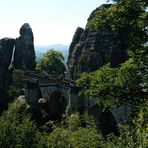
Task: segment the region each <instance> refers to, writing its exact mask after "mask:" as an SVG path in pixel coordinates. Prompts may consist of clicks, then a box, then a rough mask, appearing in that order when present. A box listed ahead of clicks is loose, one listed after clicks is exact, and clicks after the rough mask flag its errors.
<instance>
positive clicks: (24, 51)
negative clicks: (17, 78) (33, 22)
mask: <svg viewBox="0 0 148 148" xmlns="http://www.w3.org/2000/svg"><path fill="white" fill-rule="evenodd" d="M33 40H34V38H33V33H32V29H31V28H30V26H29V24H27V23H26V24H24V25H23V26H22V27H21V29H20V37H19V38H17V39H16V49H15V55H14V56H15V58H14V59H15V60H14V65H15V68H16V69H23V70H26V69H28V70H34V69H35V51H34V43H33Z"/></svg>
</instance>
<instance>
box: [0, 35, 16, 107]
mask: <svg viewBox="0 0 148 148" xmlns="http://www.w3.org/2000/svg"><path fill="white" fill-rule="evenodd" d="M14 45H15V40H14V39H12V38H3V39H1V40H0V109H1V108H2V107H3V108H5V105H6V102H7V100H8V99H9V98H8V96H7V91H8V88H9V86H10V85H11V84H12V72H11V71H9V70H8V67H9V64H10V61H11V55H12V52H13V47H14Z"/></svg>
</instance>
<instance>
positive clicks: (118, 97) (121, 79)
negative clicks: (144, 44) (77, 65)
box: [77, 59, 148, 107]
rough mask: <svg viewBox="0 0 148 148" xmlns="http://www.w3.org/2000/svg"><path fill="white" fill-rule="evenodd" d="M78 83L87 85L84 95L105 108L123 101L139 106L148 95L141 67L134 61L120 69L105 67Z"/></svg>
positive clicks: (87, 75)
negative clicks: (93, 98)
mask: <svg viewBox="0 0 148 148" xmlns="http://www.w3.org/2000/svg"><path fill="white" fill-rule="evenodd" d="M77 83H78V84H79V85H80V86H82V85H84V84H85V85H87V87H86V88H85V89H84V90H82V93H84V94H85V95H87V96H91V97H96V98H98V102H97V103H99V105H101V106H104V107H113V106H114V105H116V104H118V103H119V102H121V101H126V102H133V103H134V104H138V103H140V102H143V101H144V100H146V99H147V95H148V89H147V88H146V86H145V85H144V84H145V83H146V82H145V77H143V75H141V74H139V67H138V65H137V64H136V63H135V61H134V60H133V59H129V60H128V61H126V62H125V63H123V64H122V65H121V67H118V68H111V67H109V65H105V66H103V67H101V68H100V69H99V70H97V71H95V72H92V73H90V74H87V73H84V74H82V76H81V78H80V79H79V80H78V81H77Z"/></svg>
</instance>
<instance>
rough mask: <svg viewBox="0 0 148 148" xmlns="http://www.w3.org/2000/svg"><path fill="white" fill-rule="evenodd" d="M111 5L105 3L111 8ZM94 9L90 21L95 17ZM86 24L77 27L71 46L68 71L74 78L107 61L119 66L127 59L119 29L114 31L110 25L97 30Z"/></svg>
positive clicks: (95, 68)
mask: <svg viewBox="0 0 148 148" xmlns="http://www.w3.org/2000/svg"><path fill="white" fill-rule="evenodd" d="M110 6H111V5H110V4H109V5H104V7H106V8H109V7H110ZM98 9H100V8H97V9H96V10H94V11H93V12H92V13H91V15H90V17H89V18H88V23H89V21H90V20H91V19H92V18H93V17H95V13H96V11H98ZM88 23H87V25H86V28H85V29H82V28H80V27H79V28H77V30H76V32H75V34H74V37H73V40H72V43H71V45H70V48H69V57H68V62H67V65H68V71H69V76H70V77H71V78H72V79H77V78H78V77H79V76H80V74H81V73H82V72H92V71H95V70H97V69H98V68H99V67H100V66H103V65H104V64H106V63H111V66H114V67H116V66H119V64H121V63H122V62H124V61H125V60H126V59H127V53H126V51H125V48H124V47H125V46H124V45H123V44H124V43H123V41H122V35H121V34H120V33H119V31H117V30H115V31H112V30H111V28H110V27H102V28H100V29H99V30H95V29H92V28H90V27H89V25H88Z"/></svg>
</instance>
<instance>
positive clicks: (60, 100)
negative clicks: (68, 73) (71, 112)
mask: <svg viewBox="0 0 148 148" xmlns="http://www.w3.org/2000/svg"><path fill="white" fill-rule="evenodd" d="M48 103H49V104H48V105H49V114H50V118H51V120H61V118H62V115H63V114H65V112H66V109H67V104H68V102H67V99H66V98H65V96H64V94H63V93H62V92H61V91H59V90H56V91H54V92H53V93H52V94H51V95H50V98H49V100H48Z"/></svg>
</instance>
